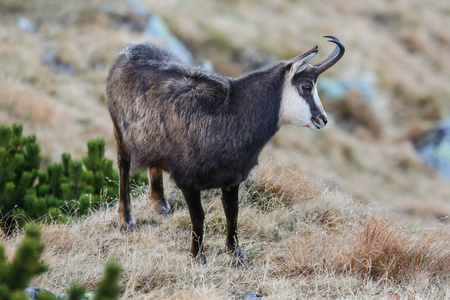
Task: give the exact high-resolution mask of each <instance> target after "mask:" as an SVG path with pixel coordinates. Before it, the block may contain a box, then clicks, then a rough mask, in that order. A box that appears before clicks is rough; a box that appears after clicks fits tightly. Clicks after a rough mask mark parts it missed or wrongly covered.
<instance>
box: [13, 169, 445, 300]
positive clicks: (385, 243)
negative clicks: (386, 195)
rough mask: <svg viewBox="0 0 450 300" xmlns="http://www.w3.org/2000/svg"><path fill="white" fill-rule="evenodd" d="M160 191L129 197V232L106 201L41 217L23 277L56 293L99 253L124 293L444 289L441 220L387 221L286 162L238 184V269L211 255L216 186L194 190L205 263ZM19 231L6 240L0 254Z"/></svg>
mask: <svg viewBox="0 0 450 300" xmlns="http://www.w3.org/2000/svg"><path fill="white" fill-rule="evenodd" d="M277 168H278V171H273V170H274V169H277ZM168 194H169V195H170V201H171V202H172V203H173V204H174V205H175V207H176V210H175V212H174V214H173V215H172V216H170V217H166V216H160V215H156V214H155V213H154V212H153V210H152V208H151V205H149V200H148V199H147V198H146V196H145V195H144V194H141V196H138V197H136V198H135V199H134V211H135V213H136V216H137V223H138V226H139V230H138V231H136V232H133V233H131V234H126V235H125V234H121V233H120V232H119V231H118V230H117V215H116V207H114V208H107V207H105V208H104V209H102V210H101V211H99V212H95V213H93V214H92V215H91V216H89V217H87V218H84V219H81V220H79V221H76V222H75V223H72V224H63V225H61V224H54V225H48V226H44V228H43V233H42V236H43V241H44V244H45V245H46V249H45V252H44V254H43V257H42V258H43V259H44V261H45V262H47V263H48V264H49V267H50V271H49V272H47V273H46V274H44V275H41V276H40V277H38V278H37V279H35V280H34V281H33V283H34V284H36V285H38V286H40V287H45V288H46V289H48V290H52V291H57V292H64V291H66V289H67V285H68V283H69V282H72V281H74V280H77V281H79V282H80V283H82V284H85V285H86V286H88V288H89V289H90V290H94V289H95V284H96V283H97V282H98V281H99V279H100V277H101V275H102V271H103V266H104V264H105V263H106V261H108V260H109V259H111V258H115V259H118V260H119V261H121V262H122V265H123V267H124V271H123V272H122V276H121V283H122V287H123V298H125V299H131V298H137V299H193V298H195V299H230V298H235V299H242V297H243V296H245V295H246V294H247V293H251V292H255V293H258V294H262V295H264V296H268V297H269V298H271V299H301V298H308V299H323V298H345V299H374V298H378V299H379V298H389V299H390V298H396V299H409V298H416V299H448V298H449V297H450V289H449V283H450V282H449V278H448V276H449V274H450V273H449V271H450V270H449V268H450V254H449V252H448V247H449V246H450V244H449V238H448V237H449V232H448V229H447V228H443V227H442V228H440V229H424V228H421V227H419V226H411V225H405V223H403V222H394V223H393V222H390V221H388V220H387V219H386V217H385V216H380V215H379V212H377V210H375V209H374V208H371V207H370V206H368V205H365V204H362V203H360V202H358V201H357V200H355V199H353V198H351V197H348V196H345V195H343V194H342V193H341V192H339V191H338V190H336V189H333V188H330V187H328V188H327V187H325V186H323V185H321V184H320V183H319V182H317V181H312V180H310V179H308V178H306V177H305V176H304V175H303V174H301V173H299V172H298V171H297V170H293V169H287V168H281V169H279V167H277V165H276V164H274V163H271V164H267V165H264V166H262V167H259V168H258V169H257V170H256V171H255V172H254V173H253V175H252V177H251V178H250V179H249V181H248V182H247V183H246V184H244V185H243V186H242V188H241V190H240V196H241V211H240V222H239V228H238V229H239V232H240V242H241V247H242V248H243V251H244V252H245V253H246V255H247V258H248V260H249V265H248V266H247V267H245V268H242V267H235V266H233V264H232V260H231V258H230V256H229V255H227V254H221V249H223V247H224V239H225V235H224V230H225V228H226V221H225V218H224V216H223V212H222V204H221V200H220V195H219V194H218V193H216V192H214V191H211V192H205V193H203V200H204V206H205V212H206V220H205V244H206V250H205V251H206V256H207V259H208V264H207V265H206V266H201V265H198V264H195V263H194V261H193V260H192V259H191V258H190V254H189V242H190V230H189V229H190V220H189V215H188V212H187V209H185V207H184V201H183V199H182V196H181V193H180V192H179V191H178V190H177V189H174V188H173V187H171V188H169V190H168ZM20 238H21V235H17V236H14V237H13V238H11V239H8V240H7V245H6V246H7V247H6V249H7V255H11V254H12V253H13V249H14V247H15V246H16V245H17V244H18V243H19V241H20ZM8 250H9V251H8Z"/></svg>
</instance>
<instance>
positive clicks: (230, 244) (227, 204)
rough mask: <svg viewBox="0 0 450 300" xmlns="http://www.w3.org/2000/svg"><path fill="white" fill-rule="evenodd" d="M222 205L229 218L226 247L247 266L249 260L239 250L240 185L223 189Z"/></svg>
mask: <svg viewBox="0 0 450 300" xmlns="http://www.w3.org/2000/svg"><path fill="white" fill-rule="evenodd" d="M222 205H223V209H224V210H225V216H226V217H227V239H226V242H225V245H226V247H227V251H228V252H230V253H231V254H232V255H233V257H234V258H236V259H237V261H238V262H239V263H241V264H246V263H247V259H246V257H245V255H244V253H242V251H241V249H240V248H239V241H238V236H237V221H238V214H239V185H235V186H232V187H228V188H223V189H222Z"/></svg>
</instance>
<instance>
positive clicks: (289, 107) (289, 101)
mask: <svg viewBox="0 0 450 300" xmlns="http://www.w3.org/2000/svg"><path fill="white" fill-rule="evenodd" d="M286 77H287V78H286V79H285V81H284V86H283V93H282V99H281V106H280V118H279V120H280V121H279V125H285V124H292V125H296V126H300V127H309V128H311V129H317V127H316V126H315V125H314V124H313V123H312V121H311V117H312V115H311V109H310V107H309V104H308V103H307V102H306V101H305V99H303V97H301V96H300V95H299V93H298V90H297V88H296V87H295V86H293V85H292V83H291V75H290V74H288V75H287V76H286ZM312 95H313V99H314V102H315V104H316V106H317V108H318V109H319V110H320V112H321V113H322V114H323V115H324V116H326V113H325V111H324V109H323V106H322V103H321V101H320V98H319V93H318V92H317V82H316V84H314V87H313V91H312Z"/></svg>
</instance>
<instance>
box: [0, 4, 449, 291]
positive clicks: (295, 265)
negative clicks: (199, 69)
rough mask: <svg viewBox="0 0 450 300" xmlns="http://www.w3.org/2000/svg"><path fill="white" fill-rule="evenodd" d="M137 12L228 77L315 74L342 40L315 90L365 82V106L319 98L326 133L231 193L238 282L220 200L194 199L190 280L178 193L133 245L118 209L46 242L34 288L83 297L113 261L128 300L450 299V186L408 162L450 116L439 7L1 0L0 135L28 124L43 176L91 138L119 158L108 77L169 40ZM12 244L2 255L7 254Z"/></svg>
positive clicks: (442, 8) (291, 138)
mask: <svg viewBox="0 0 450 300" xmlns="http://www.w3.org/2000/svg"><path fill="white" fill-rule="evenodd" d="M132 3H135V4H136V3H138V4H139V3H140V4H142V5H144V6H145V7H147V8H148V9H149V10H150V11H151V12H152V13H155V14H157V15H159V16H161V17H162V18H163V20H164V21H165V22H166V23H167V25H168V27H169V29H170V30H171V31H172V32H173V33H174V34H175V35H177V36H178V38H180V39H181V40H182V41H183V42H184V43H185V44H186V45H187V47H188V48H189V49H190V50H191V51H192V52H193V54H194V59H195V62H196V63H197V64H200V63H201V62H202V61H203V60H205V59H210V60H211V61H212V62H213V65H214V68H215V70H216V71H218V72H221V73H223V74H226V75H229V76H238V75H239V74H242V73H243V72H246V71H249V70H251V69H254V68H256V67H259V66H262V65H264V64H266V63H267V62H268V61H271V60H272V61H273V60H274V59H289V58H291V57H293V56H296V55H298V54H300V53H302V52H304V51H305V50H307V49H309V48H311V47H312V46H314V45H316V44H317V45H319V54H318V58H317V59H316V60H315V61H314V62H316V61H319V60H320V59H322V58H323V57H325V56H326V55H327V54H328V53H329V52H330V51H331V50H332V49H333V45H331V44H329V43H327V42H326V40H325V39H323V38H322V36H323V35H328V34H331V35H336V36H338V37H339V38H340V39H341V40H342V42H343V43H344V44H345V45H346V54H345V55H344V57H343V58H342V60H341V61H339V63H338V64H336V65H335V66H334V67H333V68H331V69H330V70H329V71H327V73H326V74H324V75H326V76H328V77H331V78H340V79H342V80H346V81H347V82H353V81H357V80H359V79H360V78H365V77H368V78H370V82H371V83H372V84H373V90H374V95H373V99H372V100H371V101H367V99H365V98H364V97H363V95H361V94H360V93H358V91H357V90H353V91H351V92H350V93H349V94H347V95H346V96H345V98H344V99H340V100H339V101H336V100H335V99H332V98H327V97H326V96H325V95H326V94H325V93H324V91H320V92H321V95H322V100H323V102H324V105H325V108H326V110H327V112H328V113H329V114H330V115H333V116H334V120H335V121H334V122H333V123H332V124H329V125H328V126H327V127H326V128H324V129H323V130H321V131H310V130H308V129H305V128H295V127H286V128H282V129H281V130H280V132H279V133H277V135H276V136H275V137H274V138H273V140H272V141H271V143H270V144H269V145H268V146H267V147H266V148H265V150H264V151H263V153H262V155H261V158H260V160H261V161H262V162H265V161H271V160H272V157H276V160H277V161H278V163H269V164H267V165H266V164H265V165H264V167H262V168H261V169H259V170H258V171H256V172H254V173H253V175H252V176H253V179H251V180H250V182H249V183H247V184H245V185H244V186H243V187H242V191H241V196H242V200H241V205H242V210H241V213H240V223H239V226H240V227H239V230H240V235H241V241H242V246H243V248H244V251H245V252H246V253H247V255H248V257H249V259H250V266H249V268H248V269H236V268H233V267H231V266H230V260H229V257H228V256H227V255H219V249H220V248H221V247H222V245H223V239H224V235H223V233H224V228H225V227H224V215H223V212H222V209H221V206H220V199H219V195H218V194H217V193H216V192H215V191H209V192H206V193H205V194H204V198H205V202H204V203H205V207H206V209H205V210H206V211H207V225H206V226H207V233H206V243H207V246H208V247H209V248H208V250H207V256H208V258H209V262H210V263H209V264H208V265H207V266H206V267H200V266H197V265H194V264H192V262H191V260H190V258H189V255H188V251H187V250H188V240H189V226H190V223H189V219H188V214H187V212H186V209H184V203H183V202H182V199H181V194H180V192H179V191H178V190H177V189H175V188H173V187H172V188H171V189H170V190H168V191H167V192H168V193H170V196H169V198H170V200H171V201H172V203H173V204H174V206H175V207H176V208H177V209H176V210H175V213H174V215H173V216H171V217H170V218H164V217H160V216H156V215H155V214H154V213H153V211H152V210H151V205H149V201H148V200H146V199H145V196H144V195H142V196H140V197H136V199H134V203H135V208H134V211H135V213H136V214H137V216H138V220H139V225H140V226H139V228H140V229H139V231H137V232H135V233H132V234H130V235H122V234H120V233H119V232H118V231H117V224H116V222H117V215H116V212H115V208H105V209H104V210H102V211H101V212H96V213H93V214H92V216H90V217H88V218H86V219H82V220H79V221H78V222H76V223H74V224H65V225H57V224H54V225H50V226H46V227H45V228H44V232H43V235H44V238H45V244H46V246H47V248H46V254H45V257H44V259H45V260H46V261H48V262H49V264H50V266H51V268H52V271H51V272H50V273H48V274H46V275H44V276H43V277H40V278H38V279H37V280H36V281H35V283H36V284H38V285H39V286H42V287H44V288H48V289H53V290H55V291H63V290H64V289H65V288H66V287H67V284H68V283H69V282H71V281H73V279H79V280H80V281H81V282H82V283H86V284H87V285H91V286H92V285H93V284H94V283H95V282H98V280H97V279H98V278H99V277H100V276H101V272H102V270H103V267H104V263H105V262H106V260H107V259H108V258H109V257H117V258H119V260H121V261H122V262H123V265H124V268H125V272H124V274H123V278H122V282H123V286H124V296H125V298H127V297H128V298H131V297H134V296H142V297H144V295H146V296H154V297H160V298H165V297H167V296H170V297H173V298H183V297H184V298H186V299H189V298H191V297H192V296H195V297H199V298H201V297H203V298H208V299H209V298H224V297H238V296H243V295H244V294H245V293H247V292H252V291H256V292H258V293H262V294H264V295H268V296H271V297H273V298H295V297H299V298H302V297H311V298H322V297H345V298H355V299H356V298H358V299H359V298H379V297H386V298H392V297H395V298H399V297H400V298H406V297H417V298H435V299H444V298H450V296H449V294H450V293H449V290H448V288H447V286H448V274H449V273H448V271H449V270H448V265H449V261H448V260H449V257H448V251H447V250H446V249H448V246H449V245H448V240H449V239H448V215H449V214H450V200H449V199H450V185H449V184H448V182H445V181H444V180H443V179H441V178H440V177H439V176H438V175H437V174H436V173H435V172H434V171H433V170H431V169H430V168H428V167H426V166H424V165H423V163H422V162H421V160H420V158H419V157H418V155H417V153H416V151H415V149H414V142H417V140H418V138H419V137H420V135H421V134H422V133H423V132H424V130H427V129H428V128H430V127H431V126H433V124H434V123H435V122H436V121H438V120H440V119H441V118H443V117H446V116H448V115H449V112H450V100H449V99H450V85H449V84H448V82H450V33H449V32H448V30H447V28H449V27H450V18H449V15H450V5H449V4H448V3H447V2H445V1H438V0H432V1H426V2H424V1H420V0H411V1H395V3H392V2H391V1H378V0H377V1H375V0H369V1H364V2H358V1H345V0H338V1H333V2H332V3H330V2H328V1H322V0H321V1H309V2H304V1H291V0H282V1H271V0H262V1H235V0H232V1H219V0H216V1H207V2H206V1H200V0H192V1H181V0H167V1H153V0H141V1H139V2H137V1H119V0H114V1H106V0H93V1H65V2H64V3H62V2H61V1H56V0H39V1H31V2H30V1H26V0H3V1H1V2H0V25H1V26H0V66H1V68H0V122H2V123H6V124H10V123H12V122H22V123H23V124H24V134H31V133H33V134H36V135H37V141H38V143H39V145H40V146H41V148H42V152H43V153H42V154H43V158H44V159H43V162H44V165H47V164H49V163H52V162H55V161H59V159H60V156H61V154H62V153H63V152H70V153H71V154H72V155H73V157H81V156H82V155H83V154H84V152H85V145H86V142H87V141H88V140H90V139H92V138H98V137H102V138H105V141H106V145H107V150H106V155H107V157H109V158H111V159H114V158H115V147H114V141H113V136H112V128H111V123H110V118H109V116H108V112H107V110H106V105H105V101H106V97H105V79H106V76H107V72H108V70H109V68H110V66H111V65H112V63H113V60H114V58H115V57H116V56H117V54H118V53H120V51H121V50H122V49H123V48H124V47H125V46H126V45H127V44H129V43H132V42H140V41H149V40H150V41H154V42H158V43H161V42H162V41H161V40H159V39H150V38H149V37H148V36H147V35H146V34H145V31H144V28H145V25H146V19H145V17H143V15H142V14H140V13H138V12H136V11H135V10H134V8H133V7H135V6H133V5H131V4H132ZM323 87H325V81H323V82H322V81H321V80H319V88H323ZM286 166H291V167H292V169H289V168H288V169H286ZM279 172H281V173H279ZM269 174H270V175H269ZM261 220H264V222H261ZM412 224H414V225H412ZM19 238H20V234H18V235H16V236H14V237H12V238H11V239H8V240H6V241H7V243H8V246H9V247H7V249H9V250H8V251H10V252H9V253H10V255H11V253H13V250H12V248H13V247H14V245H16V244H17V243H18V240H19ZM2 239H4V238H2ZM68 266H70V268H68Z"/></svg>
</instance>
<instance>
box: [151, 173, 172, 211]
mask: <svg viewBox="0 0 450 300" xmlns="http://www.w3.org/2000/svg"><path fill="white" fill-rule="evenodd" d="M147 176H148V181H149V183H150V184H149V188H148V195H149V196H150V198H151V199H152V202H153V207H154V208H155V211H156V212H157V213H159V214H169V213H170V205H169V203H168V202H167V200H166V198H165V197H164V184H163V173H162V170H161V169H158V168H149V169H148V170H147Z"/></svg>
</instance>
